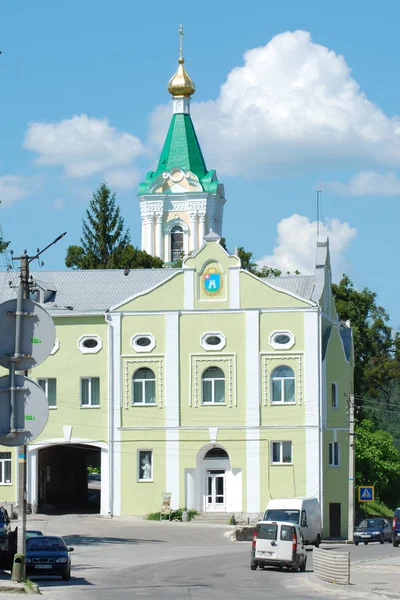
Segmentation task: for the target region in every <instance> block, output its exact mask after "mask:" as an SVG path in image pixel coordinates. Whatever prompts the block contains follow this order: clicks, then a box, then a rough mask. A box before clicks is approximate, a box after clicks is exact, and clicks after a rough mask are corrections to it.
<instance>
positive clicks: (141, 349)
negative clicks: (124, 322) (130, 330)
mask: <svg viewBox="0 0 400 600" xmlns="http://www.w3.org/2000/svg"><path fill="white" fill-rule="evenodd" d="M140 338H148V339H149V340H150V344H148V346H139V345H138V344H137V340H138V339H140ZM131 346H132V348H133V349H134V350H136V352H151V351H152V350H154V348H155V347H156V338H155V337H154V335H152V334H151V333H136V334H135V335H134V336H133V337H132V338H131Z"/></svg>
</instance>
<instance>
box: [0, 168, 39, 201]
mask: <svg viewBox="0 0 400 600" xmlns="http://www.w3.org/2000/svg"><path fill="white" fill-rule="evenodd" d="M37 186H38V180H37V178H35V177H23V176H21V175H3V176H0V202H1V203H2V204H3V206H7V205H10V204H12V203H13V202H18V200H23V199H24V198H26V197H27V196H29V194H30V193H31V192H32V190H34V189H35V188H37Z"/></svg>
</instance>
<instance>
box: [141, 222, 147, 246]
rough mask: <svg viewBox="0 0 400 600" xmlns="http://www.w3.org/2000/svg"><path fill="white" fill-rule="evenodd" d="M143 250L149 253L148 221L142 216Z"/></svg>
mask: <svg viewBox="0 0 400 600" xmlns="http://www.w3.org/2000/svg"><path fill="white" fill-rule="evenodd" d="M142 250H146V252H147V219H146V217H144V216H142Z"/></svg>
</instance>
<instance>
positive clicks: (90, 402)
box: [81, 377, 100, 407]
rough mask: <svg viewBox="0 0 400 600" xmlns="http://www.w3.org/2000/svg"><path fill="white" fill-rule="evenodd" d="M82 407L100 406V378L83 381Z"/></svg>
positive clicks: (86, 378) (88, 378)
mask: <svg viewBox="0 0 400 600" xmlns="http://www.w3.org/2000/svg"><path fill="white" fill-rule="evenodd" d="M81 406H85V407H88V406H100V377H83V378H82V379H81Z"/></svg>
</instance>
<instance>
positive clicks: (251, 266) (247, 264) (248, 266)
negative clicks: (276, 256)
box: [220, 238, 300, 277]
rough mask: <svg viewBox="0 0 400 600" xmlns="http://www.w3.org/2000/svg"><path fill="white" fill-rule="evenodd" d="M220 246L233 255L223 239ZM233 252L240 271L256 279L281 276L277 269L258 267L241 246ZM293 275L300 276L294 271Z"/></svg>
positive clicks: (249, 253) (250, 255) (250, 254)
mask: <svg viewBox="0 0 400 600" xmlns="http://www.w3.org/2000/svg"><path fill="white" fill-rule="evenodd" d="M220 244H221V246H222V247H223V248H224V249H225V250H226V251H227V252H229V253H230V254H233V252H230V251H229V250H228V248H227V246H226V239H225V238H221V241H220ZM235 251H236V254H237V256H238V257H239V258H240V262H241V265H242V269H245V270H246V271H249V273H253V275H256V276H257V277H279V276H280V275H282V271H280V270H279V269H274V268H273V267H267V266H266V265H263V266H262V267H259V266H258V265H257V263H256V262H254V260H253V253H252V252H249V251H248V250H245V248H244V247H243V246H238V247H237V248H236V249H235ZM294 274H295V275H300V272H299V271H295V272H294ZM287 275H289V273H287Z"/></svg>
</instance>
